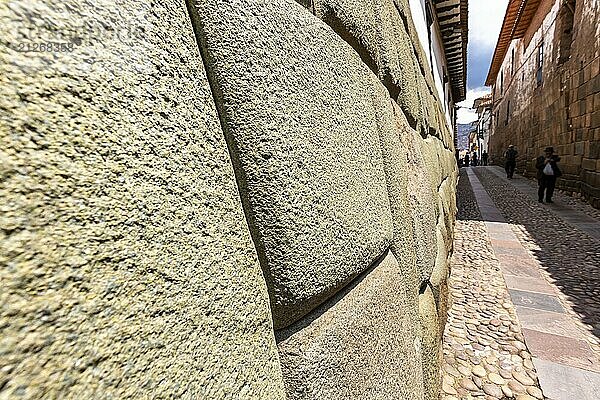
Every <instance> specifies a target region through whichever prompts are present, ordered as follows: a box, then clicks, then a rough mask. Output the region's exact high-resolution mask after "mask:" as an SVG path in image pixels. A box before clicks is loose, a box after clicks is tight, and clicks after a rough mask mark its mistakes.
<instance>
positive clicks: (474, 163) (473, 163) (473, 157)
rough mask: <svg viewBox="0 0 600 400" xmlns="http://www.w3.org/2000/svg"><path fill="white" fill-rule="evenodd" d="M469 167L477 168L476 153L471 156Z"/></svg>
mask: <svg viewBox="0 0 600 400" xmlns="http://www.w3.org/2000/svg"><path fill="white" fill-rule="evenodd" d="M471 160H472V161H471V165H473V166H474V167H476V166H477V153H473V156H472V157H471Z"/></svg>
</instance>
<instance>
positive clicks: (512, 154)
mask: <svg viewBox="0 0 600 400" xmlns="http://www.w3.org/2000/svg"><path fill="white" fill-rule="evenodd" d="M517 154H519V153H518V152H517V151H516V150H515V149H508V150H506V151H505V152H504V158H505V159H506V161H511V162H513V161H516V160H517Z"/></svg>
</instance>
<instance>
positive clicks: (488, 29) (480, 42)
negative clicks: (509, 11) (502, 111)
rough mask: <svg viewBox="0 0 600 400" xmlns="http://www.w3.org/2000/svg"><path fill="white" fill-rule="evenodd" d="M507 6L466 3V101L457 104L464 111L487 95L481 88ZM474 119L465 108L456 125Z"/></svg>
mask: <svg viewBox="0 0 600 400" xmlns="http://www.w3.org/2000/svg"><path fill="white" fill-rule="evenodd" d="M507 4H508V0H470V1H469V47H468V49H467V99H466V100H465V101H463V102H462V103H460V105H461V106H463V107H471V106H472V105H473V100H475V99H476V98H477V97H480V96H482V95H484V94H486V93H489V91H490V88H488V87H485V86H484V85H485V78H486V77H487V73H488V69H489V67H490V61H491V59H492V55H493V53H494V48H495V47H496V41H497V40H498V34H499V33H500V28H501V27H502V20H503V19H504V12H505V11H506V5H507ZM475 119H477V118H476V116H475V113H474V112H473V111H470V110H466V109H464V108H461V109H460V110H459V111H458V122H459V123H467V122H471V121H474V120H475Z"/></svg>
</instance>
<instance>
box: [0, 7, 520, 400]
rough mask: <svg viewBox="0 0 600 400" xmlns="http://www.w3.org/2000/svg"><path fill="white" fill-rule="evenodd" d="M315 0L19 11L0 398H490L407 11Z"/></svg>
mask: <svg viewBox="0 0 600 400" xmlns="http://www.w3.org/2000/svg"><path fill="white" fill-rule="evenodd" d="M299 3H301V4H302V5H303V6H304V7H302V6H301V5H299V4H297V3H295V2H293V1H291V0H275V1H264V0H234V1H225V0H198V1H193V0H188V1H187V8H186V3H185V2H182V3H177V4H175V3H172V2H171V1H170V0H168V1H167V2H166V3H165V2H163V3H160V4H155V3H149V2H147V1H146V0H142V2H141V3H140V2H137V3H132V2H129V1H128V0H126V1H125V2H124V3H123V2H121V3H118V4H117V3H114V2H110V1H108V0H100V2H89V1H84V2H78V3H75V2H71V1H69V2H67V3H61V5H47V4H45V3H42V2H41V1H37V0H36V1H34V2H20V1H11V2H9V3H7V4H4V5H2V6H0V21H1V22H2V24H1V25H0V33H1V34H2V35H1V37H2V39H1V41H2V44H3V45H4V44H7V43H8V44H10V46H8V47H7V46H3V48H2V51H0V61H1V63H0V83H1V85H0V158H1V159H2V164H1V166H0V198H1V199H2V202H1V203H0V228H1V229H0V279H1V280H2V291H0V305H1V307H2V308H1V309H0V356H1V357H0V399H4V398H11V399H12V398H19V397H21V398H31V399H35V398H50V399H53V398H57V399H58V398H60V399H62V398H65V399H69V398H77V399H79V398H84V399H87V398H104V397H106V398H149V397H153V398H182V399H194V398H209V399H221V398H232V397H239V398H260V399H271V398H275V399H279V398H284V397H286V396H287V397H288V398H290V399H300V398H302V399H305V398H314V399H334V398H336V399H337V398H368V399H391V398H394V399H395V398H398V399H411V400H413V399H416V400H420V399H422V400H425V399H427V400H429V399H432V400H433V399H435V398H437V394H438V393H439V390H440V388H443V390H444V391H447V392H448V393H449V394H451V395H452V396H454V397H456V398H458V397H460V398H463V397H464V394H465V392H469V391H474V392H473V393H475V394H481V395H484V394H485V393H486V392H485V389H483V387H484V386H483V385H484V384H488V382H487V381H485V382H484V381H483V380H482V378H480V377H478V376H473V378H472V379H467V380H463V379H462V376H461V374H463V375H464V372H465V371H464V369H465V368H467V367H466V366H465V365H457V366H456V368H454V369H453V370H450V371H451V372H452V374H454V375H451V376H447V377H446V378H445V379H444V381H443V382H441V379H440V373H439V364H440V343H441V335H442V332H443V329H444V323H445V320H446V316H445V314H446V298H447V295H448V291H447V275H448V272H449V270H448V257H450V254H451V253H452V248H453V246H452V238H453V224H454V215H455V212H456V206H455V201H456V198H455V194H454V186H455V182H456V177H457V173H456V165H455V162H454V152H453V147H452V146H453V144H452V138H451V135H450V131H449V129H448V127H447V126H446V125H445V118H444V114H443V112H442V110H441V107H440V104H439V103H438V99H437V98H436V95H435V94H434V92H435V88H434V86H433V84H432V82H433V80H432V78H431V76H430V75H431V74H430V68H429V66H427V60H426V58H425V57H424V53H423V50H422V49H421V48H420V44H419V41H418V39H417V37H416V33H415V28H414V26H413V23H412V19H411V17H410V12H409V9H408V7H407V3H406V1H404V0H398V1H388V0H376V1H374V2H364V1H347V0H339V1H334V0H327V1H325V0H323V1H314V2H313V1H310V0H300V1H299ZM315 14H316V15H315ZM41 41H52V42H65V43H71V45H67V46H66V47H65V51H61V50H60V49H59V50H56V51H42V52H28V53H24V52H18V51H16V50H14V49H12V48H11V46H17V47H18V46H19V44H21V43H23V44H24V45H25V44H27V43H29V44H31V43H32V42H33V43H39V42H41ZM369 57H374V58H373V59H372V60H371V61H373V62H371V61H369ZM205 69H206V70H205ZM259 265H260V266H259ZM261 267H262V271H261ZM261 272H262V273H261ZM269 300H270V304H271V309H272V310H273V312H271V310H270V309H269ZM274 326H275V327H276V328H279V330H278V331H277V332H276V334H275V335H274V333H273V328H274ZM274 336H277V338H278V342H279V343H278V348H277V346H276V344H275V337H274ZM482 340H483V339H482ZM277 350H279V358H278V354H277ZM469 357H471V354H467V353H465V354H460V355H457V359H460V360H462V359H463V358H464V359H469ZM473 362H475V361H473ZM478 362H479V363H480V364H481V365H483V366H484V368H485V365H486V364H484V363H483V362H482V361H478ZM280 363H281V364H280ZM468 371H470V370H468ZM282 372H283V374H282ZM496 372H499V373H500V372H501V371H496ZM502 377H503V375H501V373H500V378H502ZM506 379H512V376H509V378H506ZM490 380H491V378H490ZM495 380H496V381H498V379H497V378H495ZM513 381H514V382H515V384H519V383H518V382H517V381H516V380H513ZM511 382H512V381H511ZM492 383H495V382H493V381H492ZM519 385H520V384H519ZM505 388H506V389H505ZM490 390H493V389H491V388H488V391H490ZM501 390H509V389H508V385H504V386H503V387H502V389H501ZM469 393H470V392H469ZM523 393H525V392H524V391H523Z"/></svg>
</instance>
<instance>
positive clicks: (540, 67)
mask: <svg viewBox="0 0 600 400" xmlns="http://www.w3.org/2000/svg"><path fill="white" fill-rule="evenodd" d="M543 67H544V42H542V43H540V45H539V46H538V51H537V71H536V73H535V79H536V81H537V84H538V86H539V85H541V84H542V80H543V75H542V73H543Z"/></svg>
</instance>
